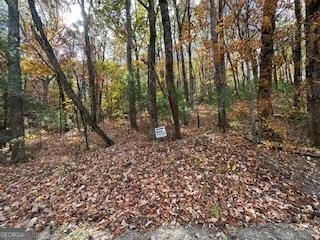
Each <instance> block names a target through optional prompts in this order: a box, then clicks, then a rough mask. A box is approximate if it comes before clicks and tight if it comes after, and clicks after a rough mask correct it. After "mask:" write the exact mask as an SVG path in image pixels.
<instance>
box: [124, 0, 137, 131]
mask: <svg viewBox="0 0 320 240" xmlns="http://www.w3.org/2000/svg"><path fill="white" fill-rule="evenodd" d="M126 20H127V22H126V30H127V71H128V73H127V82H128V99H129V121H130V126H131V128H133V129H136V128H138V125H137V109H136V91H135V81H134V75H133V68H132V52H131V51H132V26H131V0H126Z"/></svg>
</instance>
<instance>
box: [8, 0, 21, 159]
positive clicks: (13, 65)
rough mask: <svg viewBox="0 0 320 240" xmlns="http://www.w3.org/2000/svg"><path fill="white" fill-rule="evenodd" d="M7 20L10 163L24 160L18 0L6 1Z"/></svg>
mask: <svg viewBox="0 0 320 240" xmlns="http://www.w3.org/2000/svg"><path fill="white" fill-rule="evenodd" d="M6 3H7V5H8V10H9V19H8V52H7V60H8V105H9V118H10V127H11V130H12V137H13V140H12V141H11V162H12V163H16V162H21V161H23V160H24V159H25V141H24V121H23V97H22V79H21V67H20V50H19V49H20V23H19V19H20V17H19V9H18V0H6Z"/></svg>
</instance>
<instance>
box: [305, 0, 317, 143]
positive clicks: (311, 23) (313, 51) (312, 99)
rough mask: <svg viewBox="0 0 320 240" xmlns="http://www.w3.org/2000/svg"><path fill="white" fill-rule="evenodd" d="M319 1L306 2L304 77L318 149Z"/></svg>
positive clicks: (312, 136)
mask: <svg viewBox="0 0 320 240" xmlns="http://www.w3.org/2000/svg"><path fill="white" fill-rule="evenodd" d="M319 12H320V0H314V1H307V2H306V50H307V52H306V58H307V65H306V77H307V83H308V95H307V102H308V114H309V129H310V138H311V141H312V144H313V145H314V146H317V147H320V64H319V61H320V46H319V41H320V28H319V25H320V17H319Z"/></svg>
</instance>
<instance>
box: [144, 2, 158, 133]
mask: <svg viewBox="0 0 320 240" xmlns="http://www.w3.org/2000/svg"><path fill="white" fill-rule="evenodd" d="M139 3H140V4H141V5H142V6H143V7H144V8H145V9H146V10H147V11H148V20H149V46H148V110H149V116H150V125H151V131H152V133H153V131H154V128H156V127H158V114H157V76H156V39H157V31H156V12H155V9H154V8H155V3H154V0H149V5H148V6H147V5H145V4H144V3H143V2H142V1H141V0H139Z"/></svg>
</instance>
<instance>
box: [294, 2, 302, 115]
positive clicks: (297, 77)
mask: <svg viewBox="0 0 320 240" xmlns="http://www.w3.org/2000/svg"><path fill="white" fill-rule="evenodd" d="M294 11H295V16H296V32H295V39H294V47H293V62H294V86H295V92H294V97H293V103H294V106H295V108H296V109H298V108H299V103H300V101H301V99H300V98H301V83H302V73H301V64H302V61H301V60H302V58H301V24H302V16H301V1H300V0H294Z"/></svg>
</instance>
